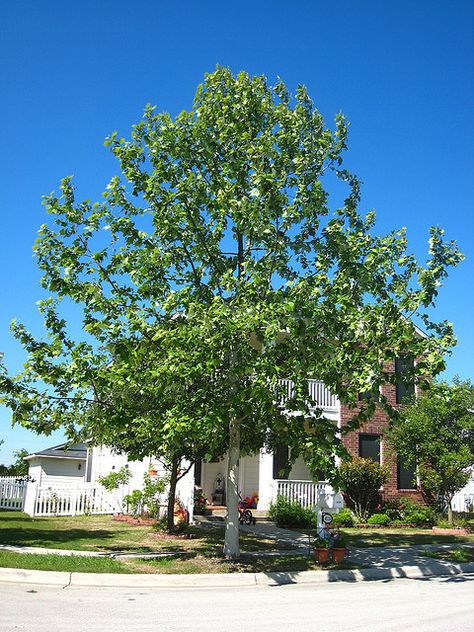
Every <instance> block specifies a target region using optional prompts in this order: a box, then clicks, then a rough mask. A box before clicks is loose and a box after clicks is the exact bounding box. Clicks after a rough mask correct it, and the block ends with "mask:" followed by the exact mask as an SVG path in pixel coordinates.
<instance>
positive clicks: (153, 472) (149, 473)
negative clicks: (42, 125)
mask: <svg viewBox="0 0 474 632" xmlns="http://www.w3.org/2000/svg"><path fill="white" fill-rule="evenodd" d="M148 475H149V476H157V475H158V470H148Z"/></svg>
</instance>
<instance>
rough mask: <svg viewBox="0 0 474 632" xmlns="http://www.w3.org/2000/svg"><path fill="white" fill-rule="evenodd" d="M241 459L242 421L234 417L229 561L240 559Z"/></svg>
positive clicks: (227, 542)
mask: <svg viewBox="0 0 474 632" xmlns="http://www.w3.org/2000/svg"><path fill="white" fill-rule="evenodd" d="M239 459H240V419H239V418H238V417H236V416H235V417H232V418H231V420H230V424H229V458H228V462H227V484H226V504H227V517H226V523H225V538H224V555H225V556H226V557H227V558H228V559H237V558H238V557H240V545H239V510H238V504H239Z"/></svg>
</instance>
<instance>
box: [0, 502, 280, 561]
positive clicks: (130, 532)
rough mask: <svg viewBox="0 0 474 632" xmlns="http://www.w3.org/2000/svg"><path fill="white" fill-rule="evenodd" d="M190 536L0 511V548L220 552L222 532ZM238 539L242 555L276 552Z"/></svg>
mask: <svg viewBox="0 0 474 632" xmlns="http://www.w3.org/2000/svg"><path fill="white" fill-rule="evenodd" d="M189 533H190V535H191V536H192V539H184V538H183V537H176V536H174V537H173V536H169V535H167V534H166V533H162V532H160V531H158V530H157V529H155V528H154V527H153V526H145V525H130V524H127V523H125V522H117V521H115V520H113V519H112V517H111V516H75V517H69V516H65V517H48V518H32V517H30V516H28V515H26V514H24V513H22V512H18V511H16V512H13V511H11V512H10V511H0V544H12V545H17V546H42V547H46V548H54V549H74V550H78V551H103V552H109V553H113V552H118V551H128V552H143V553H146V552H151V551H176V552H193V553H196V554H202V555H206V554H207V555H218V554H219V553H220V551H221V550H222V544H223V537H224V532H223V530H222V529H198V528H195V527H192V528H190V530H189ZM240 538H241V539H240V542H241V547H242V550H243V551H264V550H275V548H277V547H276V544H275V542H274V541H273V540H269V539H267V538H263V537H259V536H256V535H253V534H249V533H242V534H241V536H240ZM278 548H284V546H283V545H282V546H280V545H278Z"/></svg>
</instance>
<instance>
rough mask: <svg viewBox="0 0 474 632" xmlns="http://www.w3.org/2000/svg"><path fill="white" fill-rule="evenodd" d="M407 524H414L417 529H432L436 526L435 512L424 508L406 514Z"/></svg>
mask: <svg viewBox="0 0 474 632" xmlns="http://www.w3.org/2000/svg"><path fill="white" fill-rule="evenodd" d="M405 522H406V523H407V524H414V525H416V526H417V527H430V526H431V525H433V524H434V522H435V518H434V515H433V511H432V510H431V509H430V508H429V507H422V506H421V505H420V507H419V509H415V510H413V511H411V512H409V513H407V514H405Z"/></svg>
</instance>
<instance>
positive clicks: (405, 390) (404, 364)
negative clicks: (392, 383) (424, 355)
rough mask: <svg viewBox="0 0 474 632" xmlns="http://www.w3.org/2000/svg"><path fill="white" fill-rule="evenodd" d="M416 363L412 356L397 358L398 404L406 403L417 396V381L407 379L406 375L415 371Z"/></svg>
mask: <svg viewBox="0 0 474 632" xmlns="http://www.w3.org/2000/svg"><path fill="white" fill-rule="evenodd" d="M414 366H415V361H414V359H413V357H412V356H402V357H400V358H395V373H396V375H397V399H396V401H397V404H403V403H405V402H406V401H407V400H408V399H410V397H413V395H414V394H415V381H414V379H413V378H412V379H411V380H408V381H407V379H406V377H405V376H406V374H407V373H409V372H410V371H412V370H413V367H414Z"/></svg>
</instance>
